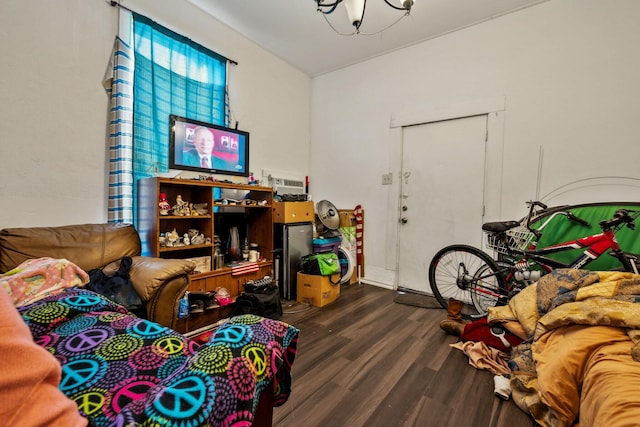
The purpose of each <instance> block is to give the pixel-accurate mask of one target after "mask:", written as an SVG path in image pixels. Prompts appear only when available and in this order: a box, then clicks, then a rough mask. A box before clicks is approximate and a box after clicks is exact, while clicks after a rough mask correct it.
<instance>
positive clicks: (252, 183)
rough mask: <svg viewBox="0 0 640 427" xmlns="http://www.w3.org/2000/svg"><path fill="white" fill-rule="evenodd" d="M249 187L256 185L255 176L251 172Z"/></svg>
mask: <svg viewBox="0 0 640 427" xmlns="http://www.w3.org/2000/svg"><path fill="white" fill-rule="evenodd" d="M249 185H256V179H255V177H254V176H253V172H249Z"/></svg>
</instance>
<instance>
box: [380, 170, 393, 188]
mask: <svg viewBox="0 0 640 427" xmlns="http://www.w3.org/2000/svg"><path fill="white" fill-rule="evenodd" d="M391 184H393V174H392V173H391V172H389V173H383V174H382V185H391Z"/></svg>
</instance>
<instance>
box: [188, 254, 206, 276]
mask: <svg viewBox="0 0 640 427" xmlns="http://www.w3.org/2000/svg"><path fill="white" fill-rule="evenodd" d="M185 259H186V260H189V261H193V262H195V263H196V269H195V270H194V272H195V273H207V272H209V271H211V257H210V256H199V257H193V258H185Z"/></svg>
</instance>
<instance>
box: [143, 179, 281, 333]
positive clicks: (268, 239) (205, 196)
mask: <svg viewBox="0 0 640 427" xmlns="http://www.w3.org/2000/svg"><path fill="white" fill-rule="evenodd" d="M214 189H220V190H221V191H222V194H223V196H224V193H225V190H227V191H229V192H233V194H234V195H235V196H236V197H233V198H234V199H238V197H237V195H238V194H242V195H243V196H246V198H248V199H249V200H253V201H256V202H259V203H256V204H253V205H241V204H235V205H234V204H222V203H215V200H217V198H215V196H214ZM161 193H165V194H166V197H167V200H168V201H169V204H170V205H171V206H172V207H173V204H174V203H175V200H176V197H177V196H178V195H180V196H182V200H184V201H185V202H189V203H193V204H198V203H206V204H207V214H206V215H198V216H195V215H191V216H176V215H160V209H159V206H158V202H159V201H160V194H161ZM231 226H236V227H238V230H239V234H240V245H241V246H242V244H243V243H244V238H245V237H247V240H248V242H249V243H257V244H258V250H259V251H260V255H261V257H262V260H261V261H259V262H258V268H259V269H258V271H254V272H251V273H247V274H242V275H238V276H234V275H233V274H232V271H233V270H232V268H231V267H229V266H224V267H221V268H219V269H215V270H214V268H213V267H214V254H215V246H214V236H215V235H218V236H219V237H220V239H221V240H222V246H221V252H222V253H225V252H226V240H227V239H228V233H229V229H230V227H231ZM192 228H194V229H198V230H199V231H200V232H201V233H204V235H205V237H208V238H210V243H206V244H199V245H187V246H176V247H164V246H162V245H160V241H161V239H160V236H161V234H164V233H167V232H170V231H172V230H173V229H175V230H176V231H177V232H178V234H179V235H180V236H182V235H183V234H185V233H186V232H187V231H188V230H189V229H192ZM138 232H139V234H140V239H141V241H142V253H143V255H148V256H155V257H160V258H195V257H209V259H210V265H209V268H210V271H207V272H200V273H197V274H193V275H191V276H190V284H189V291H191V292H215V290H216V289H217V288H219V287H223V288H226V289H227V290H228V291H229V293H230V295H231V296H232V297H233V298H234V299H235V297H237V296H238V295H239V294H240V293H241V292H242V290H243V287H242V285H243V284H244V283H246V282H247V281H249V280H257V279H261V278H263V277H264V276H267V275H272V274H273V249H274V247H273V246H274V234H273V233H274V227H273V189H272V188H271V187H260V186H255V185H244V184H230V183H224V182H216V181H201V180H192V179H171V178H146V179H141V180H140V181H138ZM227 261H228V260H227ZM230 313H231V307H230V306H226V307H217V308H214V309H209V310H205V311H204V313H192V314H190V315H189V317H187V318H185V319H179V322H178V327H177V328H176V329H177V330H178V331H179V332H183V333H185V332H189V331H192V330H195V329H198V328H201V327H203V326H206V325H208V324H212V323H215V322H216V321H217V320H219V319H221V318H224V317H228V316H229V315H230Z"/></svg>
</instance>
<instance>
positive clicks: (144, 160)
mask: <svg viewBox="0 0 640 427" xmlns="http://www.w3.org/2000/svg"><path fill="white" fill-rule="evenodd" d="M133 32H134V52H135V73H134V103H133V109H134V126H133V135H134V136H133V179H134V187H133V190H134V203H135V204H136V206H137V203H136V196H137V184H136V183H137V182H138V180H139V179H141V178H145V177H150V176H152V175H153V174H154V173H155V172H166V171H167V169H168V162H169V115H170V114H176V115H178V116H182V117H187V118H191V119H196V120H200V121H203V122H207V123H213V124H219V125H227V124H228V123H227V122H226V117H227V105H226V104H227V103H226V93H225V89H226V79H227V75H226V72H227V66H226V65H227V59H226V58H225V57H223V56H221V55H219V54H217V53H215V52H213V51H211V50H209V49H207V48H205V47H203V46H201V45H199V44H197V43H194V42H193V41H191V40H189V39H188V38H186V37H184V36H181V35H179V34H176V33H174V32H173V31H171V30H169V29H167V28H165V27H162V26H160V25H158V24H157V23H155V22H153V21H152V20H150V19H148V18H146V17H144V16H141V15H138V14H136V13H134V14H133ZM134 217H136V218H137V214H136V210H135V208H134Z"/></svg>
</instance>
